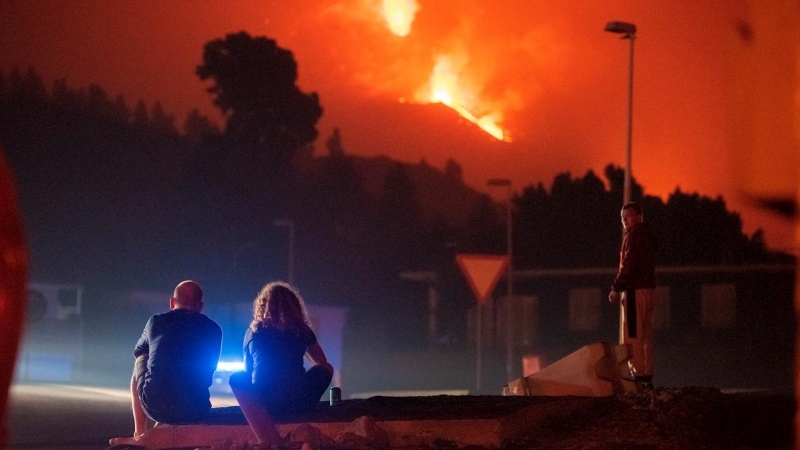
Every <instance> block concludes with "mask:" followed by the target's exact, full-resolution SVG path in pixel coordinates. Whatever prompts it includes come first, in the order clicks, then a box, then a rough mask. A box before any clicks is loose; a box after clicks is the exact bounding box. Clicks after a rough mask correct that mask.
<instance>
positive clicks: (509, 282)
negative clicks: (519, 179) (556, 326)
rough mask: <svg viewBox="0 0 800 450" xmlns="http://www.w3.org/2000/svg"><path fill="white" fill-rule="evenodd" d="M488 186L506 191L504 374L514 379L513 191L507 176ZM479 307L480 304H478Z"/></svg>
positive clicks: (493, 179)
mask: <svg viewBox="0 0 800 450" xmlns="http://www.w3.org/2000/svg"><path fill="white" fill-rule="evenodd" d="M488 185H489V186H505V187H506V192H507V198H506V252H507V253H508V266H507V267H508V273H507V274H506V298H507V299H508V300H507V301H506V306H505V308H506V376H507V377H508V381H511V380H512V379H514V376H515V373H514V372H515V371H514V330H513V328H512V327H511V322H512V318H513V317H514V315H513V311H512V301H513V300H512V299H513V298H514V278H513V273H514V264H513V263H512V261H513V259H512V257H513V256H514V254H513V248H514V246H513V240H512V239H513V232H512V229H513V221H512V220H513V218H512V215H511V207H512V206H511V197H512V195H513V191H512V190H511V180H509V179H507V178H492V179H491V180H489V183H488ZM479 307H480V306H479Z"/></svg>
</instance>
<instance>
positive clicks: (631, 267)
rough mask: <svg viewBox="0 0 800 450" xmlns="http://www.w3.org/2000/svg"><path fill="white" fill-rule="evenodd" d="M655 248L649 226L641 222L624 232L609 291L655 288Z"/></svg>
mask: <svg viewBox="0 0 800 450" xmlns="http://www.w3.org/2000/svg"><path fill="white" fill-rule="evenodd" d="M656 247H657V245H656V240H655V238H654V237H653V234H652V232H651V231H650V224H648V223H646V222H642V223H640V224H638V225H634V226H633V227H631V228H630V229H628V230H626V231H625V234H624V235H623V236H622V248H620V251H619V271H618V272H617V278H616V279H615V280H614V284H612V285H611V289H613V290H615V291H617V292H623V291H627V290H630V289H653V288H655V287H656Z"/></svg>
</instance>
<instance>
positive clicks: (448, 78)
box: [383, 0, 511, 142]
mask: <svg viewBox="0 0 800 450" xmlns="http://www.w3.org/2000/svg"><path fill="white" fill-rule="evenodd" d="M418 9H419V5H418V4H417V2H416V1H415V0H383V16H384V19H385V20H386V24H387V25H388V27H389V29H390V30H391V31H392V33H394V34H396V35H397V36H400V37H404V36H407V35H408V34H409V33H411V28H412V25H413V23H414V16H415V14H416V12H417V10H418ZM466 71H467V68H466V64H465V58H458V57H457V56H456V54H455V52H453V54H440V55H437V56H435V65H434V67H433V72H432V73H431V75H430V79H429V80H428V81H427V83H425V84H424V85H423V86H422V88H420V90H419V91H418V92H417V93H416V95H415V96H414V100H415V101H417V102H419V103H441V104H443V105H446V106H448V107H449V108H451V109H453V110H454V111H456V112H457V113H458V114H460V115H461V117H463V118H465V119H467V120H469V121H470V122H472V123H474V124H475V125H477V126H478V127H480V128H481V129H483V130H484V131H485V132H486V133H488V134H489V135H491V136H492V137H494V138H495V139H498V140H500V141H505V142H511V138H510V136H509V134H508V132H507V131H506V130H504V129H503V128H502V127H501V126H500V125H499V122H500V121H501V120H502V115H501V114H500V113H499V112H490V113H485V114H478V113H476V111H477V110H478V109H479V107H480V106H482V105H481V101H480V99H479V95H478V94H479V92H480V90H481V86H479V85H474V84H473V85H470V84H469V83H467V82H466V81H465V80H466V79H468V77H467V75H468V74H467V73H465V72H466Z"/></svg>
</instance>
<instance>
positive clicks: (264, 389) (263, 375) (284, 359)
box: [244, 326, 317, 403]
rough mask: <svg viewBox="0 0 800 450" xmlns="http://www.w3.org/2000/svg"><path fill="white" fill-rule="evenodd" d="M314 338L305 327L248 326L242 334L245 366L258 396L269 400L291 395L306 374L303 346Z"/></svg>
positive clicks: (304, 349)
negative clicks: (289, 328) (292, 328)
mask: <svg viewBox="0 0 800 450" xmlns="http://www.w3.org/2000/svg"><path fill="white" fill-rule="evenodd" d="M316 342H317V337H316V335H314V332H313V331H311V329H310V328H308V327H305V329H304V330H302V331H301V332H300V333H296V332H294V331H291V330H279V329H277V328H275V327H271V326H270V327H260V328H259V329H258V331H256V332H253V330H252V329H251V328H248V329H247V333H245V336H244V361H245V370H246V371H247V373H249V374H250V375H251V377H252V383H253V385H254V387H255V388H256V390H257V391H258V392H259V396H260V397H262V398H263V399H265V400H266V401H268V402H269V403H273V402H279V401H280V399H286V400H288V399H289V398H291V397H293V395H292V393H293V392H297V391H298V389H300V388H301V383H302V380H303V375H304V374H305V369H304V368H303V356H304V355H305V352H306V348H308V346H309V345H311V344H314V343H316Z"/></svg>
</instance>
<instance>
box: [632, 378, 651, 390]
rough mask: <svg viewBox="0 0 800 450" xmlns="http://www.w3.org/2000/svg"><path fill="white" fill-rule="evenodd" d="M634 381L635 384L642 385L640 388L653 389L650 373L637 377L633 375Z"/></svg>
mask: <svg viewBox="0 0 800 450" xmlns="http://www.w3.org/2000/svg"><path fill="white" fill-rule="evenodd" d="M634 381H636V384H638V385H639V386H641V387H642V389H653V376H652V375H642V376H638V377H634Z"/></svg>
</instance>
